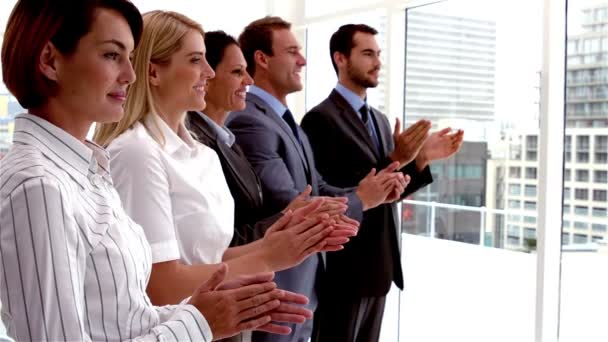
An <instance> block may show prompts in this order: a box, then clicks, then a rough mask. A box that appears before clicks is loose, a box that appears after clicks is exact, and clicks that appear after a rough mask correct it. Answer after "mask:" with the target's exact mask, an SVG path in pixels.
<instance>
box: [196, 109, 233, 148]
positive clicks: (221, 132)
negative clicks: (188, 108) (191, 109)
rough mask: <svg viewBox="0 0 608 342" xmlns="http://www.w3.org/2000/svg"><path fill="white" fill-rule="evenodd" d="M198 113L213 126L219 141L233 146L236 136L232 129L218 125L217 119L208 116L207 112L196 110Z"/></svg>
mask: <svg viewBox="0 0 608 342" xmlns="http://www.w3.org/2000/svg"><path fill="white" fill-rule="evenodd" d="M196 114H198V115H199V116H200V117H201V118H202V119H203V120H205V122H206V123H207V124H208V125H209V126H211V128H212V129H213V131H214V132H215V135H216V136H217V139H218V140H219V141H221V142H223V143H224V144H226V145H228V147H232V145H233V144H234V141H235V140H236V138H235V136H234V134H233V133H232V132H230V130H229V129H228V128H227V127H226V126H220V125H218V124H217V123H216V122H215V121H213V120H211V118H210V117H208V116H207V115H206V114H205V113H202V112H196Z"/></svg>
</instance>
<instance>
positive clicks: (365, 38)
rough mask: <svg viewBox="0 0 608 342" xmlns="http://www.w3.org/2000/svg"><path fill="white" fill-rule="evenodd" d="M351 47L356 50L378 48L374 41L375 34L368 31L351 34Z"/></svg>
mask: <svg viewBox="0 0 608 342" xmlns="http://www.w3.org/2000/svg"><path fill="white" fill-rule="evenodd" d="M353 49H358V50H366V49H372V50H380V47H379V46H378V42H377V41H376V36H375V35H373V34H370V33H365V32H357V33H355V35H354V36H353Z"/></svg>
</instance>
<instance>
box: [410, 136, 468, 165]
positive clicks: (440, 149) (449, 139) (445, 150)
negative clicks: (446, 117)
mask: <svg viewBox="0 0 608 342" xmlns="http://www.w3.org/2000/svg"><path fill="white" fill-rule="evenodd" d="M451 130H452V129H451V128H450V127H447V128H444V129H442V130H440V131H438V132H435V133H433V134H431V135H430V136H429V138H428V139H427V140H426V142H425V143H424V145H423V146H422V149H421V150H420V153H419V154H418V157H417V158H416V165H418V164H420V165H421V166H426V165H427V164H428V163H430V162H432V161H434V160H440V159H445V158H449V157H451V156H453V155H454V154H455V153H456V152H458V150H460V147H461V146H462V141H463V139H464V131H463V130H461V129H460V130H458V131H457V132H456V133H452V134H449V133H450V131H451Z"/></svg>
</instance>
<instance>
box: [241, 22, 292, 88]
mask: <svg viewBox="0 0 608 342" xmlns="http://www.w3.org/2000/svg"><path fill="white" fill-rule="evenodd" d="M289 29H291V23H289V22H287V21H285V20H283V19H282V18H280V17H271V16H266V17H264V18H262V19H258V20H255V21H253V22H252V23H250V24H249V25H247V27H245V29H244V30H243V33H241V35H240V36H239V44H240V45H241V50H242V51H243V56H245V61H247V72H248V73H249V75H251V77H253V76H254V74H255V59H254V55H255V52H256V51H258V50H259V51H262V52H263V53H265V54H266V55H268V56H272V55H273V51H272V32H273V31H275V30H289Z"/></svg>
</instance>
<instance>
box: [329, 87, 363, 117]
mask: <svg viewBox="0 0 608 342" xmlns="http://www.w3.org/2000/svg"><path fill="white" fill-rule="evenodd" d="M336 91H337V92H338V93H339V94H340V95H342V97H343V98H344V99H345V100H346V102H348V104H349V105H350V106H351V107H352V108H353V110H354V111H355V113H357V115H359V117H361V113H360V112H359V110H360V109H361V107H362V106H363V105H367V102H366V101H365V100H363V99H362V98H360V97H359V95H357V94H355V93H354V92H353V91H352V90H350V89H348V88H346V87H345V86H343V85H342V84H340V82H338V84H336Z"/></svg>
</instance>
